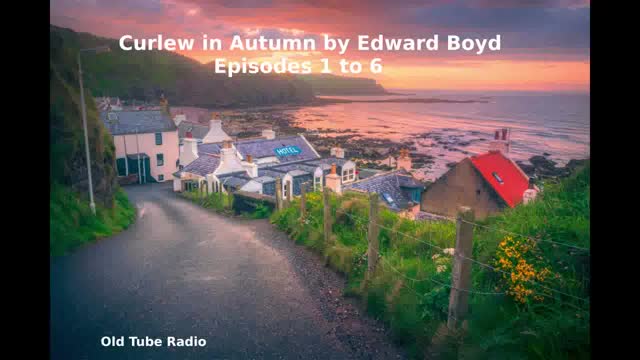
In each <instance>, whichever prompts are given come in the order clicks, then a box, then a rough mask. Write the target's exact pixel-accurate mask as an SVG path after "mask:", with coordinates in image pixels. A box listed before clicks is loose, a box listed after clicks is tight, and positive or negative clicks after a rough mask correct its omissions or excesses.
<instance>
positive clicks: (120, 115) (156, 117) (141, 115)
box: [100, 110, 177, 135]
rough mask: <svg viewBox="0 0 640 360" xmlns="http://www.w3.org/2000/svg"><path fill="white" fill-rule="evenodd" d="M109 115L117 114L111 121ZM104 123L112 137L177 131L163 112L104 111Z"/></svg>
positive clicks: (102, 117)
mask: <svg viewBox="0 0 640 360" xmlns="http://www.w3.org/2000/svg"><path fill="white" fill-rule="evenodd" d="M108 114H115V115H113V116H115V119H111V120H110V119H109V117H110V116H108ZM100 118H101V119H102V122H103V123H104V125H105V126H106V127H107V129H108V130H109V132H110V133H111V135H124V134H135V133H136V131H137V132H138V133H139V134H146V133H155V132H163V131H173V130H176V129H177V128H176V124H175V123H174V122H173V120H171V118H170V117H169V115H167V114H166V113H164V112H163V111H161V110H138V111H103V112H101V113H100Z"/></svg>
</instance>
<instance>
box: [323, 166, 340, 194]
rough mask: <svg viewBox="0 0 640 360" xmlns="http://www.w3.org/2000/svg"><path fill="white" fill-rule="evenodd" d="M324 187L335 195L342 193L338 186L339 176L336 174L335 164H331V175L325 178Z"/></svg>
mask: <svg viewBox="0 0 640 360" xmlns="http://www.w3.org/2000/svg"><path fill="white" fill-rule="evenodd" d="M325 186H326V187H328V188H329V189H331V190H332V191H333V192H335V193H337V194H340V193H341V192H342V187H341V185H340V175H338V174H337V167H336V164H331V173H329V175H327V176H325Z"/></svg>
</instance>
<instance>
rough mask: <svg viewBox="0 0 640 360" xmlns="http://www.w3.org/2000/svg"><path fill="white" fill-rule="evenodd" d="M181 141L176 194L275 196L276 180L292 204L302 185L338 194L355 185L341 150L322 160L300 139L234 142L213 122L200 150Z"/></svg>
mask: <svg viewBox="0 0 640 360" xmlns="http://www.w3.org/2000/svg"><path fill="white" fill-rule="evenodd" d="M183 141H184V145H183V147H182V150H181V152H180V160H179V166H180V168H179V171H177V172H176V173H175V174H174V191H185V190H190V189H193V188H194V187H195V188H197V187H199V186H203V185H206V186H207V190H208V191H210V192H219V191H223V192H227V191H237V190H242V191H249V192H255V193H260V194H266V195H275V184H276V179H277V178H280V179H281V186H282V188H281V190H282V194H283V197H284V198H286V199H290V198H292V197H293V196H297V195H300V192H301V186H302V184H303V183H308V184H309V187H310V188H311V187H313V188H315V189H317V190H320V189H322V187H323V186H325V184H326V186H328V187H330V188H332V189H333V190H334V191H336V192H340V190H341V186H342V185H343V184H347V183H350V182H353V181H355V180H356V164H355V163H354V162H353V161H350V160H346V159H344V149H342V148H340V147H335V148H333V149H332V150H331V152H332V154H334V155H333V156H332V157H330V158H324V159H323V158H321V157H320V155H319V154H318V152H317V151H316V150H315V149H314V148H313V146H312V145H311V143H309V141H307V139H306V138H305V137H304V136H303V135H290V136H282V137H276V134H275V132H274V131H273V130H271V129H266V130H263V131H262V136H261V137H259V138H250V139H239V140H236V141H233V140H231V138H230V137H229V136H228V135H227V134H226V133H225V132H224V130H223V129H222V127H221V126H220V123H219V121H218V120H211V125H210V127H209V132H208V133H207V135H206V136H205V137H204V138H203V141H202V143H201V144H198V141H197V140H196V139H193V138H189V137H187V138H185V139H184V140H183ZM332 169H333V172H334V173H332ZM338 174H339V175H338Z"/></svg>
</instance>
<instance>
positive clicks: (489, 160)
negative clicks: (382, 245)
mask: <svg viewBox="0 0 640 360" xmlns="http://www.w3.org/2000/svg"><path fill="white" fill-rule="evenodd" d="M508 135H509V133H508V131H506V129H504V130H502V132H500V131H497V132H496V135H495V139H494V140H493V141H492V143H491V146H490V149H491V150H490V151H489V152H488V153H485V154H481V155H476V156H471V157H468V158H465V159H464V160H462V161H461V162H459V163H458V164H457V165H456V166H454V167H453V168H452V169H450V170H449V171H448V172H447V173H445V174H444V175H443V176H442V177H440V178H439V179H438V180H436V181H435V182H434V183H433V184H431V185H430V186H429V187H428V188H427V190H426V191H425V192H424V194H423V196H422V201H421V210H422V211H425V212H428V213H433V214H438V215H444V216H451V217H453V216H456V214H457V212H458V208H459V207H460V206H469V207H471V208H472V209H473V210H474V211H475V216H476V218H477V219H484V218H486V217H487V216H489V215H492V214H496V213H499V212H501V211H502V210H504V209H506V208H514V207H516V206H518V205H519V204H521V203H523V202H525V203H526V202H528V201H530V200H531V199H532V198H534V197H535V194H536V193H537V191H538V189H537V188H535V186H534V185H533V184H532V182H531V181H530V179H529V177H528V176H527V175H526V174H525V173H524V171H522V169H520V167H519V166H518V165H517V164H516V163H515V162H514V161H513V160H511V159H510V158H509V154H508V151H509V148H510V146H509V145H510V144H509V142H510V140H509V137H508Z"/></svg>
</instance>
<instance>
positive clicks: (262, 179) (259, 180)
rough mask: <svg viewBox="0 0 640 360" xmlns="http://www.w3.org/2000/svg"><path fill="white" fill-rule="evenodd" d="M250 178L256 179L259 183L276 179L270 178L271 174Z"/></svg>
mask: <svg viewBox="0 0 640 360" xmlns="http://www.w3.org/2000/svg"><path fill="white" fill-rule="evenodd" d="M252 180H253V181H257V182H259V183H260V184H266V183H270V182H274V181H276V179H274V178H272V177H271V176H258V177H257V178H253V179H252Z"/></svg>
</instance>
